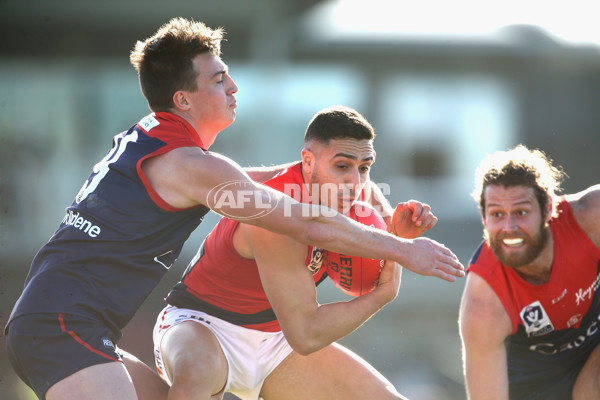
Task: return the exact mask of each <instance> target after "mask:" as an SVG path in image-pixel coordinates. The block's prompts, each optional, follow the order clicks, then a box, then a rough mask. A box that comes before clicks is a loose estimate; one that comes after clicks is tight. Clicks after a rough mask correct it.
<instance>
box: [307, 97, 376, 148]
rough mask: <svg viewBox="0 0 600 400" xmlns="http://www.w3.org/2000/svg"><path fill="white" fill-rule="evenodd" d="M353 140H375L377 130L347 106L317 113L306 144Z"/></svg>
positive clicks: (310, 124) (308, 129)
mask: <svg viewBox="0 0 600 400" xmlns="http://www.w3.org/2000/svg"><path fill="white" fill-rule="evenodd" d="M345 138H351V139H356V140H373V139H374V138H375V130H374V129H373V127H372V126H371V124H370V123H369V121H367V119H366V118H365V117H363V116H362V115H361V114H360V113H359V112H358V111H356V110H355V109H353V108H350V107H346V106H333V107H329V108H325V109H322V110H320V111H319V112H317V113H316V114H315V115H314V116H313V118H312V120H311V121H310V122H309V124H308V127H307V128H306V133H305V134H304V143H305V144H306V143H307V142H310V141H312V140H317V141H319V142H321V143H325V144H327V143H329V141H330V140H331V139H345Z"/></svg>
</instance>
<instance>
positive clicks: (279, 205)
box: [143, 147, 464, 282]
mask: <svg viewBox="0 0 600 400" xmlns="http://www.w3.org/2000/svg"><path fill="white" fill-rule="evenodd" d="M143 168H144V172H145V173H146V175H147V176H148V179H149V181H150V183H151V185H152V187H153V188H154V190H156V191H157V193H158V194H159V195H160V196H161V197H162V198H163V199H164V200H165V201H166V202H167V203H169V204H170V205H171V206H173V207H177V208H187V207H194V206H197V205H198V204H204V205H206V206H208V207H210V208H211V209H212V210H214V211H216V212H218V213H219V214H222V215H225V216H227V217H230V218H232V219H235V220H238V221H241V222H245V223H248V224H251V225H256V226H261V227H263V228H265V229H268V230H270V231H273V232H277V233H281V234H284V235H288V236H291V237H293V238H294V239H295V240H297V241H299V242H301V243H303V244H310V245H315V246H319V247H321V248H324V249H328V250H331V251H335V252H338V253H342V254H348V255H354V256H360V257H370V258H375V259H384V260H394V261H396V262H398V263H400V264H401V265H403V266H404V267H405V268H407V269H409V270H411V271H413V272H416V273H418V274H421V275H427V276H436V277H438V278H441V279H444V280H447V281H450V282H453V281H455V280H456V277H462V276H464V272H463V270H464V267H463V266H462V264H461V263H460V262H459V261H458V258H457V257H456V256H455V255H454V253H452V252H451V251H450V250H449V249H448V248H446V247H445V246H443V245H441V244H439V243H437V242H435V241H433V240H430V239H426V238H418V239H414V240H407V239H401V238H397V237H395V236H393V235H391V234H389V233H386V232H383V231H381V230H379V229H376V228H369V227H366V226H365V225H363V224H360V223H358V222H356V221H353V220H350V219H349V218H346V217H345V216H343V215H341V214H339V213H337V212H335V211H334V210H331V209H329V208H327V207H323V206H318V205H309V204H302V203H299V202H297V201H295V200H293V199H291V198H290V197H288V196H285V195H283V194H282V193H281V192H278V191H276V190H273V189H271V188H268V187H266V186H264V185H260V184H258V183H256V182H254V181H252V180H251V179H249V177H248V175H247V174H246V173H244V171H243V170H242V169H241V168H240V167H239V165H237V164H236V163H235V162H233V161H232V160H230V159H228V158H226V157H224V156H221V155H218V154H214V153H210V152H205V151H203V150H201V149H199V148H192V147H184V148H179V149H175V150H172V151H170V152H168V153H165V154H163V155H160V156H157V157H154V158H152V159H149V160H147V161H146V162H145V164H144V167H143Z"/></svg>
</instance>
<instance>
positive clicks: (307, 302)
mask: <svg viewBox="0 0 600 400" xmlns="http://www.w3.org/2000/svg"><path fill="white" fill-rule="evenodd" d="M238 230H239V231H238V232H236V234H238V233H239V234H240V235H243V236H244V240H245V241H247V242H248V244H249V247H250V249H251V252H252V254H251V256H252V257H253V258H254V259H255V260H256V263H257V265H258V270H259V273H260V278H261V283H262V285H263V288H264V290H265V293H266V294H267V297H268V299H269V302H270V303H271V306H272V307H273V310H274V311H275V314H276V315H277V319H278V320H279V323H280V325H281V327H282V330H283V332H284V334H285V336H286V339H287V340H288V342H289V343H290V345H291V346H292V348H293V349H294V350H295V351H296V352H298V353H300V354H303V355H307V354H310V353H312V352H315V351H317V350H319V349H321V348H323V347H325V346H327V345H329V344H331V343H332V342H334V341H336V340H338V339H340V338H342V337H344V336H346V335H348V334H349V333H351V332H352V331H354V330H355V329H357V328H358V327H359V326H360V325H362V324H363V323H364V322H365V321H367V320H368V319H369V318H370V317H371V316H372V315H373V314H375V313H376V312H377V311H378V310H379V309H381V308H382V307H383V306H384V305H386V304H387V303H389V302H391V301H392V300H393V299H394V298H395V297H396V295H397V294H398V288H399V286H400V270H401V268H400V267H399V266H398V265H397V264H395V263H393V262H390V263H388V264H386V266H385V267H384V269H383V270H382V273H381V275H380V283H379V286H378V287H376V288H375V289H374V290H373V291H372V292H370V293H368V294H365V295H363V296H361V297H357V298H354V299H352V300H350V301H346V302H336V303H329V304H323V305H321V304H319V303H318V302H317V293H316V288H315V284H314V280H313V277H312V273H311V272H310V271H309V270H308V269H307V267H306V266H305V264H304V263H305V260H306V254H307V248H306V246H305V245H303V244H300V243H298V242H296V241H294V240H293V239H291V238H289V237H287V236H283V235H279V234H276V233H273V232H270V231H267V230H264V229H262V228H258V227H253V226H249V225H243V224H241V225H240V226H239V227H238ZM244 256H249V254H245V255H244Z"/></svg>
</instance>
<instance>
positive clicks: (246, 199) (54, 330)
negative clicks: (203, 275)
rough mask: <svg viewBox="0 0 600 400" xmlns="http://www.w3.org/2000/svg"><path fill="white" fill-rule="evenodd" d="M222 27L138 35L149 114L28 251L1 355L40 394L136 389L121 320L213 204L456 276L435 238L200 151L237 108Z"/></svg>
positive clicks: (124, 394) (454, 264)
mask: <svg viewBox="0 0 600 400" xmlns="http://www.w3.org/2000/svg"><path fill="white" fill-rule="evenodd" d="M223 34H224V32H223V31H222V30H221V29H214V30H213V29H210V28H208V27H206V26H205V25H204V24H203V23H200V22H195V21H191V20H187V19H183V18H174V19H172V20H171V21H169V22H168V23H167V24H165V25H164V26H162V27H160V29H159V30H158V31H157V32H156V33H155V34H154V35H152V36H151V37H150V38H148V39H146V40H144V41H139V42H138V43H137V44H136V45H135V48H134V49H133V51H132V53H131V55H130V60H131V62H132V64H133V65H134V67H135V68H136V70H137V72H138V75H139V80H140V87H141V90H142V92H143V94H144V96H145V98H146V99H147V101H148V105H149V107H150V110H151V111H152V113H151V114H150V115H147V116H146V117H144V118H142V119H141V120H140V121H139V122H138V123H136V124H134V125H133V126H132V127H131V128H129V129H128V130H126V131H124V132H122V133H120V134H118V135H116V136H115V137H114V144H113V148H112V149H111V150H110V151H109V152H108V153H107V154H106V156H105V157H104V158H103V159H102V160H100V161H99V162H98V163H97V164H96V165H95V166H94V167H93V170H92V173H91V174H90V176H89V178H88V179H87V180H86V182H85V183H84V184H83V186H82V188H81V190H80V191H79V193H77V195H76V196H75V199H74V201H73V202H72V204H71V205H70V206H69V207H67V210H66V213H65V217H64V219H63V220H62V223H61V224H60V225H59V227H58V229H57V230H56V232H55V233H54V235H53V236H52V237H51V238H50V240H49V241H48V242H47V243H46V244H45V245H44V246H43V247H42V248H41V249H40V250H39V252H38V253H37V254H36V256H35V258H34V260H33V262H32V265H31V268H30V271H29V274H28V276H27V278H26V281H25V287H24V290H23V293H22V294H21V296H20V297H19V299H18V300H17V302H16V304H15V306H14V308H13V310H12V313H11V316H10V317H9V320H8V323H7V325H6V328H5V332H6V335H7V337H6V344H7V353H8V356H9V358H10V361H11V363H12V365H13V367H14V369H15V371H16V372H17V374H18V375H19V376H20V377H21V379H23V381H25V382H26V383H27V384H28V385H29V386H30V387H32V389H33V390H34V391H35V393H36V394H37V396H38V397H39V398H42V399H43V398H46V399H48V400H55V399H63V400H64V399H67V400H68V399H77V400H80V399H108V398H115V399H121V400H129V399H136V398H137V397H138V396H139V397H144V396H145V395H144V394H141V393H138V394H136V388H135V386H134V385H133V384H132V382H131V377H130V375H129V373H128V371H127V369H126V367H125V366H124V365H123V363H122V362H120V361H121V354H122V353H121V352H120V350H119V349H118V348H117V347H116V344H117V342H118V341H119V339H120V337H121V329H122V328H123V327H124V326H125V325H126V324H127V323H128V322H129V320H130V319H131V318H132V316H133V315H134V314H135V312H136V311H137V309H138V308H139V306H140V305H141V304H142V302H143V301H144V299H145V298H146V297H147V296H148V294H149V293H150V292H151V291H152V289H154V287H155V286H156V285H157V283H158V282H159V280H160V279H161V278H162V277H163V276H164V274H165V273H166V271H167V270H168V269H169V268H170V267H171V266H172V265H173V263H174V262H175V260H176V259H177V257H178V256H179V253H180V251H181V248H182V246H183V243H184V242H185V240H186V239H187V238H188V237H189V235H190V233H191V232H192V231H193V230H194V229H195V228H196V227H197V226H198V225H199V224H200V222H201V221H202V218H203V217H204V215H205V214H206V213H207V212H208V211H209V209H213V210H214V211H216V212H217V213H220V214H222V215H225V216H228V217H230V218H232V219H235V220H238V221H242V222H245V223H248V224H252V225H257V226H261V227H264V228H266V229H268V230H271V231H273V232H277V233H281V234H284V235H289V236H291V237H293V238H294V239H296V240H297V241H299V242H301V243H304V244H310V245H318V246H319V247H321V248H325V249H330V250H332V251H336V252H339V253H344V254H351V255H356V256H368V257H371V258H379V259H390V260H394V261H397V262H399V263H400V264H402V265H404V266H405V267H407V268H409V269H411V270H413V271H415V272H417V273H421V274H423V275H429V276H436V277H439V278H441V279H445V280H448V281H454V280H455V279H456V277H461V276H463V275H464V272H463V266H462V265H461V264H460V262H459V261H458V259H457V258H456V256H455V255H454V254H453V253H452V252H451V251H450V250H449V249H447V248H446V247H445V246H443V245H442V244H439V243H437V242H435V241H433V240H430V239H427V238H416V239H401V238H398V237H396V236H394V235H392V234H388V233H384V232H382V231H379V230H377V229H366V228H365V227H364V226H363V225H361V224H359V223H358V222H356V221H351V220H350V219H348V218H346V217H344V216H343V215H341V214H335V215H332V214H331V212H329V211H328V210H327V209H326V208H325V207H322V208H320V207H318V206H314V205H306V204H301V203H299V202H295V201H293V200H292V199H291V198H289V197H284V195H282V194H281V193H280V192H278V191H276V190H272V189H269V188H267V187H265V186H263V185H261V184H258V183H256V182H254V181H253V180H251V179H250V177H249V176H248V174H247V173H245V172H244V170H243V169H241V168H240V167H239V165H237V164H236V163H235V162H233V161H232V160H230V159H228V158H226V157H224V156H222V155H219V154H215V153H212V152H209V151H208V148H209V147H210V146H211V145H212V143H213V142H214V140H215V138H216V136H217V134H218V133H219V132H221V131H222V130H223V129H225V128H226V127H228V126H229V125H230V124H231V123H233V121H234V120H235V109H236V107H237V104H236V99H235V93H236V92H237V90H238V88H237V86H236V84H235V82H234V81H233V79H232V78H231V76H230V75H229V71H228V68H227V65H226V64H225V63H224V62H223V61H222V60H221V58H220V43H221V40H222V38H223ZM153 394H154V393H150V394H148V396H152V395H153Z"/></svg>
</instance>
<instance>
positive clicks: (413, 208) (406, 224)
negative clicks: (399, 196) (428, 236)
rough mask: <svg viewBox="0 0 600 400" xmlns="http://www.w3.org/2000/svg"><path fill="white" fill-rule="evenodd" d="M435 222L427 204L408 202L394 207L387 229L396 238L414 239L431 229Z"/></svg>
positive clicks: (434, 217)
mask: <svg viewBox="0 0 600 400" xmlns="http://www.w3.org/2000/svg"><path fill="white" fill-rule="evenodd" d="M437 221H438V219H437V217H436V216H435V215H433V213H432V212H431V207H430V206H429V205H428V204H425V203H421V202H420V201H416V200H409V201H406V202H403V203H398V205H396V209H395V210H394V214H393V215H392V221H391V223H390V226H389V227H388V228H389V231H390V233H392V234H394V235H396V236H399V237H402V238H405V239H414V238H417V237H419V236H421V235H422V234H423V233H424V232H426V231H428V230H429V229H431V228H433V227H434V226H435V224H437Z"/></svg>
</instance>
